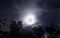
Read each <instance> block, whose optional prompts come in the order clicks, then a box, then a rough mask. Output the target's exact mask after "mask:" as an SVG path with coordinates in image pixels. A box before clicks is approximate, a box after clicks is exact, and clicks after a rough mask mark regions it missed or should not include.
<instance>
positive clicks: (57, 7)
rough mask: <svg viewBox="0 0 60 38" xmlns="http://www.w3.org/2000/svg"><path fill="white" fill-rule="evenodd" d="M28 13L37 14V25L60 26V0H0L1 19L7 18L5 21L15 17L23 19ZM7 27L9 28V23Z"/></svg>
mask: <svg viewBox="0 0 60 38" xmlns="http://www.w3.org/2000/svg"><path fill="white" fill-rule="evenodd" d="M28 14H34V15H35V16H36V20H37V22H36V23H35V25H38V24H40V25H42V26H48V27H49V26H50V24H51V23H54V25H55V27H56V26H60V0H0V19H6V20H5V21H4V22H5V23H10V21H11V20H13V19H15V20H17V21H23V20H24V19H25V17H24V16H25V15H28ZM37 23H38V24H37ZM31 26H32V25H31ZM31 26H26V27H28V28H29V27H30V28H31ZM6 27H7V28H9V27H8V25H7V24H6V25H5V26H4V29H5V28H6ZM7 28H6V29H7ZM30 28H29V29H30Z"/></svg>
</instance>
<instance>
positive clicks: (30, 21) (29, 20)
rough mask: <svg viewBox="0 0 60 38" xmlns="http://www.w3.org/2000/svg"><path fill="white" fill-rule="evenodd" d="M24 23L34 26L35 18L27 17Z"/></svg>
mask: <svg viewBox="0 0 60 38" xmlns="http://www.w3.org/2000/svg"><path fill="white" fill-rule="evenodd" d="M25 22H26V23H27V24H28V25H32V24H34V23H35V18H34V16H32V15H29V16H27V17H26V19H25Z"/></svg>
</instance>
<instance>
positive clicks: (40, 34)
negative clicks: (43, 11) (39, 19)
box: [34, 26, 44, 38]
mask: <svg viewBox="0 0 60 38" xmlns="http://www.w3.org/2000/svg"><path fill="white" fill-rule="evenodd" d="M34 31H35V34H36V36H37V38H44V30H43V29H42V27H40V26H39V27H38V28H37V27H35V28H34Z"/></svg>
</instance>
